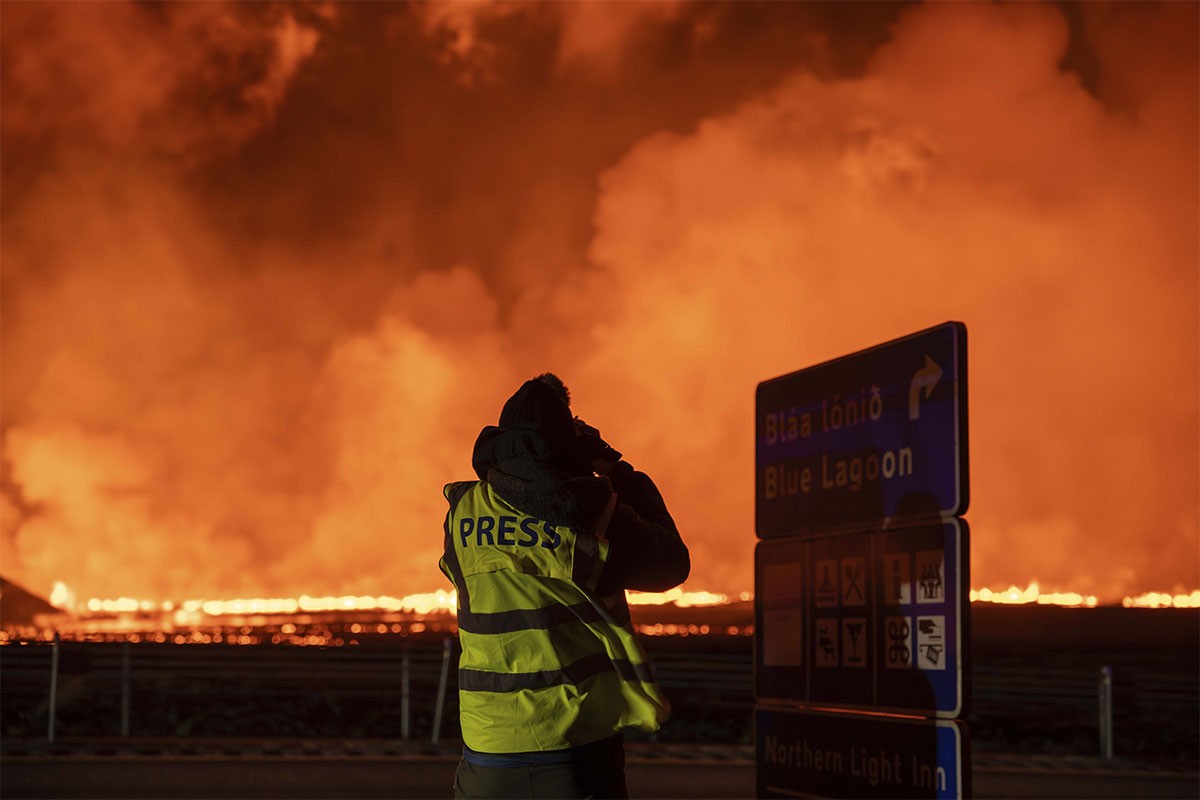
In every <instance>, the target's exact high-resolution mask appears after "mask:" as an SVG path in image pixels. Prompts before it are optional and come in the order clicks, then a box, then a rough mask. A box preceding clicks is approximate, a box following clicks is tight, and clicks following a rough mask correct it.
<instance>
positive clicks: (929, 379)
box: [755, 322, 969, 538]
mask: <svg viewBox="0 0 1200 800" xmlns="http://www.w3.org/2000/svg"><path fill="white" fill-rule="evenodd" d="M966 335H967V334H966V326H965V325H963V324H962V323H961V322H947V323H944V324H942V325H938V326H936V327H933V328H929V329H927V330H924V331H920V332H918V333H914V334H912V335H911V336H905V337H903V338H900V339H895V340H893V341H890V342H886V343H884V344H881V345H879V346H877V347H872V348H869V349H867V350H862V351H860V352H857V353H852V354H850V355H848V356H844V357H842V358H838V359H834V360H832V361H827V362H825V363H823V364H818V365H817V366H814V367H810V368H808V369H803V370H800V371H798V372H793V373H790V374H788V375H783V376H781V377H778V378H774V379H772V380H768V381H764V382H762V383H760V384H759V385H758V391H757V393H756V396H755V530H756V531H757V533H758V535H759V537H761V538H777V537H781V536H793V535H799V534H809V533H812V532H815V531H829V530H833V529H839V528H842V529H844V528H853V527H861V526H862V525H867V524H871V523H877V522H880V521H894V520H898V519H918V518H925V519H931V518H936V517H939V516H942V517H945V516H957V515H961V514H963V513H964V512H965V511H966V508H967V503H968V499H969V498H968V490H967V486H968V479H967V478H968V476H967V420H966V414H967V397H966V392H967V375H966V369H967V365H966Z"/></svg>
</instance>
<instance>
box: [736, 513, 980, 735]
mask: <svg viewBox="0 0 1200 800" xmlns="http://www.w3.org/2000/svg"><path fill="white" fill-rule="evenodd" d="M969 536H970V533H969V530H968V528H967V524H966V521H965V520H961V519H949V520H945V521H940V522H937V523H932V524H918V525H916V526H913V527H906V528H899V529H888V530H883V529H877V530H874V531H863V532H854V533H841V534H835V535H829V536H817V537H791V538H788V539H770V540H766V541H762V542H759V544H758V548H757V549H756V551H755V559H754V561H755V576H754V580H755V612H756V618H755V631H756V635H755V695H756V696H757V698H758V699H759V700H774V701H783V702H792V703H799V704H804V705H808V706H819V707H824V708H847V709H863V710H865V709H870V710H875V711H887V712H894V713H902V714H919V715H922V716H929V717H933V716H936V717H943V718H954V717H958V716H960V715H961V714H963V713H965V711H966V706H967V705H968V700H969V697H970V691H969V686H968V685H967V680H968V679H969V676H970V670H969V667H968V664H967V658H968V655H969V649H970V634H969V631H970V604H969V602H968V592H969V586H968V583H967V580H968V571H969V563H970V561H969V552H968V542H969Z"/></svg>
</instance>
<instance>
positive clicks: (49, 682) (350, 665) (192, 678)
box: [0, 637, 1200, 759]
mask: <svg viewBox="0 0 1200 800" xmlns="http://www.w3.org/2000/svg"><path fill="white" fill-rule="evenodd" d="M456 647H457V640H456V639H455V638H454V637H445V638H443V639H437V638H426V639H423V640H418V639H412V640H408V641H406V642H404V643H403V644H402V645H401V646H399V647H397V646H395V644H394V643H391V644H389V645H388V646H386V647H383V646H375V647H340V648H324V647H295V646H282V645H259V646H232V645H230V646H222V645H188V644H157V643H138V644H133V645H131V644H129V643H88V642H68V643H55V644H49V643H28V644H7V645H2V646H0V691H2V692H3V695H4V698H3V699H4V703H5V704H8V703H9V702H10V701H12V700H13V699H14V698H25V699H29V698H35V697H40V698H44V700H43V701H40V702H39V703H38V704H37V705H36V707H35V708H33V709H32V711H31V713H33V714H35V715H37V716H38V718H40V717H41V715H42V714H44V715H45V719H46V734H47V739H48V740H50V741H51V742H53V741H54V738H55V736H56V735H57V733H58V730H59V722H60V719H59V712H60V710H61V709H62V708H64V707H66V706H68V705H69V706H72V707H76V708H77V707H79V706H80V705H83V704H87V703H91V704H92V705H93V706H95V705H97V704H106V705H105V706H104V708H105V711H104V712H103V713H104V714H107V715H110V716H107V717H104V719H105V720H107V721H104V720H102V721H101V722H100V723H99V724H100V726H101V728H102V729H103V730H102V734H103V735H110V736H111V735H113V734H114V733H117V734H119V735H120V736H123V737H130V736H136V735H162V734H161V732H149V731H145V730H141V731H139V727H138V719H137V717H136V715H135V714H134V713H133V711H134V705H135V704H134V698H135V695H136V696H138V697H139V698H141V700H142V702H143V703H149V704H151V705H154V704H168V705H169V704H171V703H176V704H180V703H184V702H187V703H192V704H193V705H195V704H197V703H199V704H203V703H206V702H207V703H221V702H231V698H232V700H236V701H238V702H242V701H245V700H246V698H255V699H258V698H262V699H265V700H266V701H267V704H268V705H271V706H280V705H283V704H286V702H287V701H288V699H289V698H292V699H293V700H295V699H297V698H304V699H306V700H308V701H313V700H314V698H316V699H324V700H326V701H328V702H330V703H350V704H354V703H357V704H358V705H359V707H364V706H365V707H374V708H388V709H392V708H395V707H397V706H398V708H399V717H400V718H399V729H400V732H401V738H404V739H408V738H412V737H413V732H414V724H413V722H414V711H416V712H418V713H419V716H420V717H421V720H422V723H423V724H422V726H421V727H423V729H424V730H423V732H422V735H423V736H428V738H429V739H430V741H431V742H433V743H437V741H438V739H439V737H440V736H441V734H442V728H443V722H444V720H445V719H446V718H447V717H449V718H451V719H452V720H453V719H456V713H457V702H458V698H457V691H456V689H457V675H456V670H454V669H451V667H452V666H453V665H454V664H453V662H455V661H456V658H457V656H456ZM650 655H651V657H652V659H653V661H654V663H655V667H656V674H657V677H658V680H659V683H660V684H661V685H662V687H663V689H664V691H665V692H666V693H667V695H668V696H669V697H670V698H671V699H672V703H673V704H674V705H675V706H676V707H677V708H684V709H688V708H691V709H702V710H704V711H706V712H708V711H713V710H716V711H722V712H726V713H734V714H736V713H741V712H745V713H746V714H747V715H749V713H750V709H751V708H752V707H753V704H754V667H753V658H752V656H751V655H750V654H749V653H747V652H732V653H706V652H696V651H675V650H663V651H655V650H651V652H650ZM972 685H973V692H972V695H973V699H972V707H973V710H974V713H975V714H977V715H988V716H1005V715H1008V716H1010V717H1011V716H1020V715H1029V714H1032V713H1035V711H1036V709H1039V708H1040V709H1044V710H1045V711H1047V712H1052V711H1053V710H1054V709H1064V710H1065V709H1076V713H1077V714H1078V715H1081V716H1083V717H1085V718H1086V717H1091V718H1092V719H1094V720H1096V730H1097V732H1098V738H1099V749H1100V753H1101V755H1102V756H1103V757H1105V758H1109V759H1111V758H1112V756H1113V750H1114V731H1113V716H1114V709H1115V708H1117V707H1116V706H1115V705H1114V693H1115V695H1116V697H1117V699H1118V702H1119V703H1120V706H1119V710H1121V711H1122V714H1123V715H1124V717H1128V716H1129V714H1130V713H1131V712H1133V711H1136V712H1137V713H1148V714H1156V713H1167V712H1177V711H1178V710H1179V709H1181V708H1182V709H1187V708H1189V707H1190V708H1192V709H1193V710H1195V709H1197V708H1200V689H1198V687H1197V681H1196V680H1195V679H1189V678H1188V677H1187V676H1179V675H1157V674H1153V673H1145V672H1131V673H1129V674H1120V675H1117V676H1114V675H1113V674H1112V671H1111V670H1109V669H1108V668H1107V667H1105V668H1102V669H1101V670H1099V671H1088V670H1055V669H1024V668H1016V667H1003V668H1002V667H987V666H980V667H976V668H975V669H974V670H973V673H972ZM114 700H115V702H114ZM143 707H144V706H143ZM430 712H431V713H430ZM1193 717H1194V715H1193ZM426 723H427V724H426ZM94 727H95V725H93V728H94ZM393 729H394V728H393ZM184 735H186V734H184Z"/></svg>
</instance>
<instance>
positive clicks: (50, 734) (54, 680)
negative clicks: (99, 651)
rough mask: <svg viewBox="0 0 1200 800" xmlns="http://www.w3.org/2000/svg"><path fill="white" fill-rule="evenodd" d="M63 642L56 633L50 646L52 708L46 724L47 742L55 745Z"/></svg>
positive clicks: (56, 632)
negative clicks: (59, 668) (60, 653)
mask: <svg viewBox="0 0 1200 800" xmlns="http://www.w3.org/2000/svg"><path fill="white" fill-rule="evenodd" d="M61 645H62V640H61V639H60V638H59V636H58V631H55V632H54V643H53V644H52V645H50V708H49V712H50V713H49V719H48V720H47V723H46V741H48V742H50V744H54V716H55V713H56V712H57V708H56V707H57V705H58V648H59V647H60V646H61Z"/></svg>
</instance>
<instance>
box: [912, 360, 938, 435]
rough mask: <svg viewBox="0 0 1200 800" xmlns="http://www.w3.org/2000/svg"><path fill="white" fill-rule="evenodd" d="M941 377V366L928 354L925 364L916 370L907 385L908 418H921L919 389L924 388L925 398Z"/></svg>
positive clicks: (927, 397) (931, 392)
mask: <svg viewBox="0 0 1200 800" xmlns="http://www.w3.org/2000/svg"><path fill="white" fill-rule="evenodd" d="M941 379H942V368H941V367H939V366H938V365H937V362H936V361H934V360H933V359H932V358H930V357H929V356H925V366H923V367H921V368H920V369H919V370H917V373H916V374H915V375H913V377H912V383H910V384H909V385H908V418H909V419H910V420H913V419H920V418H921V389H924V390H925V399H926V400H928V399H929V395H931V394H933V387H934V386H937V382H938V381H940V380H941Z"/></svg>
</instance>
